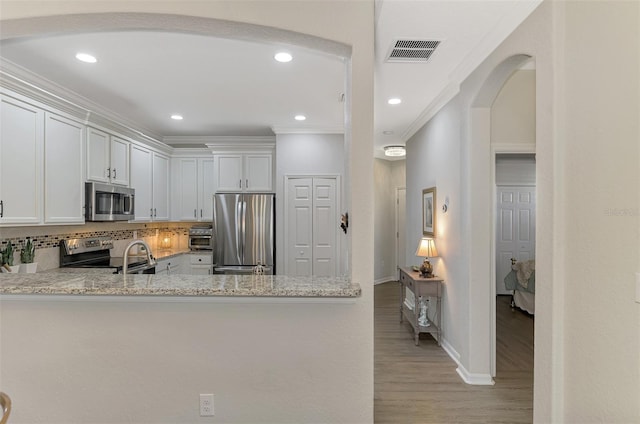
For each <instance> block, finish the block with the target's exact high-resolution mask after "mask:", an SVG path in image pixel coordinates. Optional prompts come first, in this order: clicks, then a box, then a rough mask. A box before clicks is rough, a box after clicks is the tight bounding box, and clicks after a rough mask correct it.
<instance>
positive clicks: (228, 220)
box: [213, 193, 276, 274]
mask: <svg viewBox="0 0 640 424" xmlns="http://www.w3.org/2000/svg"><path fill="white" fill-rule="evenodd" d="M275 222H276V221H275V194H272V193H269V194H257V193H256V194H253V193H218V194H214V195H213V232H214V236H215V248H214V252H213V263H214V264H215V268H214V272H218V273H230V274H234V273H239V274H240V273H248V272H251V271H252V270H253V267H255V266H256V265H257V264H258V262H260V263H261V264H262V265H264V266H265V272H266V273H269V274H271V273H273V274H275Z"/></svg>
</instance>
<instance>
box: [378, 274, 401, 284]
mask: <svg viewBox="0 0 640 424" xmlns="http://www.w3.org/2000/svg"><path fill="white" fill-rule="evenodd" d="M389 281H398V277H396V276H393V275H392V276H390V277H383V278H378V279H377V280H374V281H373V285H374V286H377V285H378V284H382V283H388V282H389Z"/></svg>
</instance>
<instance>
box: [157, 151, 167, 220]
mask: <svg viewBox="0 0 640 424" xmlns="http://www.w3.org/2000/svg"><path fill="white" fill-rule="evenodd" d="M153 219H154V220H157V221H168V220H169V158H168V157H166V156H163V155H160V154H158V153H155V152H154V153H153Z"/></svg>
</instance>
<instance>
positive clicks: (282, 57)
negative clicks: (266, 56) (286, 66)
mask: <svg viewBox="0 0 640 424" xmlns="http://www.w3.org/2000/svg"><path fill="white" fill-rule="evenodd" d="M273 58H274V59H275V60H277V61H278V62H282V63H287V62H291V60H292V59H293V56H291V54H290V53H287V52H278V53H276V55H275V56H273Z"/></svg>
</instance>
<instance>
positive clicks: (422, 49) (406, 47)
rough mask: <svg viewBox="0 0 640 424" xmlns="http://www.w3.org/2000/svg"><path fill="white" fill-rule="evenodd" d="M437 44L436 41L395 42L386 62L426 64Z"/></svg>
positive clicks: (438, 42)
mask: <svg viewBox="0 0 640 424" xmlns="http://www.w3.org/2000/svg"><path fill="white" fill-rule="evenodd" d="M439 44H440V41H438V40H395V42H394V43H393V45H392V46H391V50H390V51H389V55H388V56H387V62H426V61H427V60H429V58H430V57H431V54H433V52H434V51H435V49H436V47H438V45H439Z"/></svg>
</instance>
